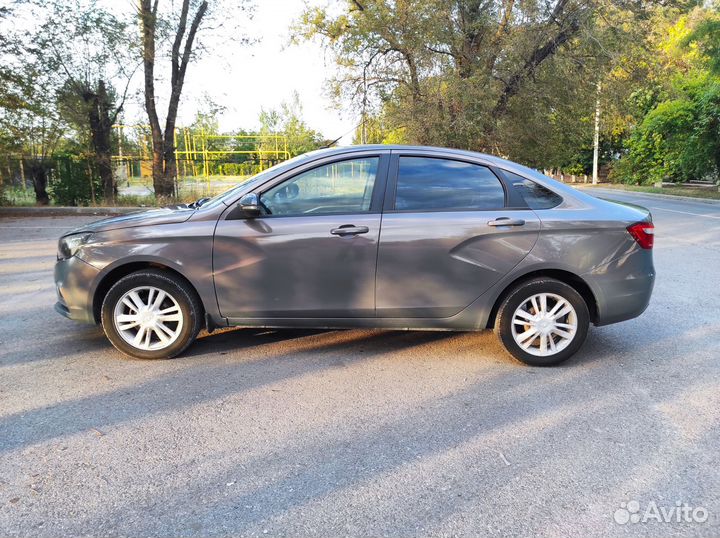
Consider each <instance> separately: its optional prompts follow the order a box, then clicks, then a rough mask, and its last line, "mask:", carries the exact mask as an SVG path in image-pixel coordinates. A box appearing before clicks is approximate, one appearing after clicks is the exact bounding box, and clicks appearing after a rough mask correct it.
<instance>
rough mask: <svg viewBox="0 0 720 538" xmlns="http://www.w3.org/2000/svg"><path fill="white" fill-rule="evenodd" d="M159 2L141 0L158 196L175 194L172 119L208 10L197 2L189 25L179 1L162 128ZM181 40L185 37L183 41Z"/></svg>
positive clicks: (147, 101)
mask: <svg viewBox="0 0 720 538" xmlns="http://www.w3.org/2000/svg"><path fill="white" fill-rule="evenodd" d="M158 4H159V0H155V2H154V3H153V2H152V1H151V0H140V21H141V25H142V36H143V37H142V45H143V66H144V70H145V109H146V111H147V114H148V119H149V121H150V130H151V133H152V144H153V185H154V187H155V194H156V195H157V196H172V195H173V194H174V185H175V176H176V175H177V166H176V162H175V123H176V121H177V113H178V107H179V105H180V96H181V94H182V89H183V84H184V83H185V74H186V73H187V67H188V64H189V63H190V58H191V55H192V52H193V45H194V41H195V36H196V34H197V31H198V28H199V27H200V23H201V22H202V20H203V17H205V13H206V12H207V9H208V3H207V1H205V0H203V1H202V2H200V4H199V5H198V6H197V9H196V10H195V14H194V16H193V18H192V21H191V23H190V26H189V28H188V17H189V12H190V0H183V2H182V7H181V10H180V19H179V21H178V24H177V28H176V29H175V37H174V39H173V44H172V51H171V56H170V99H169V102H168V109H167V116H166V119H165V128H164V130H163V129H162V128H161V127H160V119H159V117H158V113H157V104H156V101H155V96H156V92H155V59H156V46H155V45H156V37H157V32H158ZM186 34H187V35H186ZM183 40H184V41H185V42H184V44H183Z"/></svg>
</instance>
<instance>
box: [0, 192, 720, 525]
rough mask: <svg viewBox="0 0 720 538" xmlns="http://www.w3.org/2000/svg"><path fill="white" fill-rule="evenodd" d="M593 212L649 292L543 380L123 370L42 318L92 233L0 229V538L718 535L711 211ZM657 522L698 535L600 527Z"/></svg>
mask: <svg viewBox="0 0 720 538" xmlns="http://www.w3.org/2000/svg"><path fill="white" fill-rule="evenodd" d="M594 192H597V193H598V195H603V196H608V197H612V198H616V199H623V200H627V201H632V202H634V203H639V204H640V205H645V206H647V207H649V208H650V209H651V210H652V212H653V215H654V218H655V223H656V226H657V234H656V247H655V260H656V268H657V273H658V275H657V281H656V287H655V292H654V295H653V299H652V302H651V304H650V307H649V308H648V310H647V311H646V312H645V314H643V315H642V316H641V317H639V318H637V319H635V320H632V321H628V322H625V323H621V324H618V325H613V326H608V327H600V328H597V327H593V328H591V330H590V334H589V337H588V340H587V342H586V344H585V346H584V348H583V349H582V350H581V351H580V352H579V353H578V354H577V355H576V356H575V357H574V358H573V359H571V360H570V361H568V362H566V363H565V364H563V365H562V366H560V367H556V368H547V369H538V368H530V367H527V366H523V365H522V364H520V363H518V362H515V361H514V360H512V359H511V358H509V357H508V356H506V355H505V354H504V353H503V352H502V350H501V349H500V347H499V345H498V344H497V343H496V340H495V337H494V335H493V334H492V333H490V332H482V333H445V332H401V331H379V330H378V331H376V330H373V331H368V330H353V331H319V330H318V331H311V330H277V331H268V330H249V329H238V330H231V331H227V332H224V333H220V334H213V335H210V336H205V337H203V338H201V339H200V340H199V341H198V342H197V343H196V344H195V345H194V346H193V347H191V348H190V350H189V351H188V352H186V353H185V354H184V355H183V356H181V357H179V358H176V359H173V360H169V361H140V360H132V359H128V358H125V357H123V356H121V355H120V354H119V353H118V352H117V351H115V349H114V348H112V347H111V345H110V344H109V343H108V342H107V341H106V340H105V338H104V336H103V334H102V330H101V329H99V328H96V327H93V326H89V325H81V324H77V323H75V322H72V321H69V320H66V319H64V318H62V317H61V316H59V315H57V314H56V313H55V312H54V311H53V309H52V305H53V303H54V301H55V295H54V288H53V281H52V267H53V264H54V257H55V248H56V240H57V237H58V236H59V235H60V234H61V233H63V232H64V231H66V230H68V229H71V228H74V227H76V226H78V225H80V224H81V223H83V222H87V221H88V220H92V218H87V217H53V218H51V217H46V218H39V217H28V218H14V217H13V218H9V217H5V218H0V536H32V537H45V536H47V537H62V536H130V537H144V536H153V537H166V536H168V537H169V536H333V535H343V536H344V535H349V536H402V537H405V536H408V537H409V536H533V537H544V536H585V537H588V538H590V537H608V536H609V537H614V536H619V537H623V536H708V537H710V536H718V535H720V465H719V459H718V449H720V314H719V312H720V310H719V309H718V304H719V300H720V291H719V289H718V287H719V285H720V281H719V280H718V276H719V275H720V205H711V204H704V203H699V202H688V201H674V200H667V199H659V198H652V197H648V196H642V195H637V194H628V193H617V192H610V193H602V191H594ZM633 501H634V502H636V503H637V504H634V503H633ZM621 503H624V504H621ZM628 503H631V504H629V505H628ZM678 503H681V505H682V503H687V504H688V505H689V506H691V507H693V508H698V507H700V508H703V509H704V510H705V513H706V515H707V520H706V521H704V522H699V521H694V522H684V521H681V522H677V521H675V518H674V516H672V517H671V519H672V521H669V522H663V521H657V519H653V518H651V519H650V520H647V521H645V522H644V523H643V522H637V523H634V522H632V520H630V521H628V522H627V523H617V522H616V521H615V517H614V516H615V515H618V520H620V521H623V514H625V515H626V516H629V515H630V514H629V512H625V511H624V510H626V507H630V508H632V509H635V508H637V507H638V506H639V511H638V512H636V514H638V515H644V514H646V513H647V510H648V507H651V506H653V504H654V505H655V506H656V507H659V508H662V509H664V510H665V511H666V513H667V510H671V509H673V508H676V507H677V504H678ZM701 513H702V512H697V514H701Z"/></svg>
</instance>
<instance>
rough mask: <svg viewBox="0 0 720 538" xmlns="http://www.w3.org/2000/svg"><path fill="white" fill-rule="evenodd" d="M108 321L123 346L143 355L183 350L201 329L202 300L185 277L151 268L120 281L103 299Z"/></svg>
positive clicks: (104, 317)
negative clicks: (183, 278)
mask: <svg viewBox="0 0 720 538" xmlns="http://www.w3.org/2000/svg"><path fill="white" fill-rule="evenodd" d="M101 317H102V325H103V329H104V331H105V334H106V336H107V337H108V340H110V342H111V343H112V345H114V346H115V347H116V348H117V349H118V350H120V351H122V352H123V353H125V354H126V355H130V356H131V357H136V358H138V359H168V358H170V357H174V356H175V355H178V354H179V353H181V352H182V351H184V350H185V348H187V347H188V346H189V345H190V344H191V343H192V342H193V340H195V337H196V336H197V334H198V332H200V327H201V319H202V305H201V304H200V300H199V299H198V297H197V294H196V293H195V291H194V290H193V289H192V288H191V287H190V286H189V285H188V284H187V283H186V282H185V281H184V280H182V279H181V278H178V277H177V276H175V275H173V274H171V273H167V272H163V271H159V270H155V269H148V270H143V271H138V272H136V273H131V274H129V275H127V276H125V277H123V278H121V279H120V280H118V281H117V282H116V283H115V284H114V285H113V286H112V287H111V288H110V291H108V293H107V295H106V296H105V299H104V301H103V304H102V312H101Z"/></svg>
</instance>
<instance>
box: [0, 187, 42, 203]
mask: <svg viewBox="0 0 720 538" xmlns="http://www.w3.org/2000/svg"><path fill="white" fill-rule="evenodd" d="M0 205H5V206H18V207H27V206H34V205H35V191H34V190H32V189H27V190H26V189H21V188H20V187H5V188H4V189H3V191H2V195H1V196H0Z"/></svg>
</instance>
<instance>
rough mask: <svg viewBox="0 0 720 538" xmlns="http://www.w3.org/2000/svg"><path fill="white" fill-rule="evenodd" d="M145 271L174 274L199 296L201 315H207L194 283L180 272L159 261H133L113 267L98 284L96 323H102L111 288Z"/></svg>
mask: <svg viewBox="0 0 720 538" xmlns="http://www.w3.org/2000/svg"><path fill="white" fill-rule="evenodd" d="M143 269H160V270H162V271H165V272H168V273H172V274H173V275H174V276H176V277H178V278H180V279H181V280H183V281H184V282H185V283H186V284H187V285H188V286H189V287H190V289H191V290H192V291H193V292H194V293H195V295H196V296H197V298H198V302H199V304H200V306H201V307H202V308H203V312H202V313H201V315H202V316H204V315H205V312H204V310H205V306H204V304H203V301H202V298H201V297H200V294H199V293H198V291H197V289H196V288H195V286H194V285H193V283H192V282H190V280H189V279H188V278H187V277H186V276H185V275H183V274H182V273H181V272H180V271H178V270H177V269H175V268H173V267H171V266H169V265H166V264H163V263H161V262H157V261H133V262H128V263H124V264H122V265H118V266H116V267H113V268H112V269H111V270H110V271H108V272H107V274H105V275H103V277H102V279H101V280H100V281H99V282H98V285H97V287H96V288H95V292H94V293H93V304H92V311H93V319H94V320H95V323H100V320H101V309H102V303H103V299H105V296H106V295H107V292H108V291H110V288H112V287H113V285H114V284H115V283H116V282H117V281H118V280H120V279H121V278H123V277H124V276H127V275H129V274H130V273H135V272H136V271H141V270H143Z"/></svg>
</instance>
